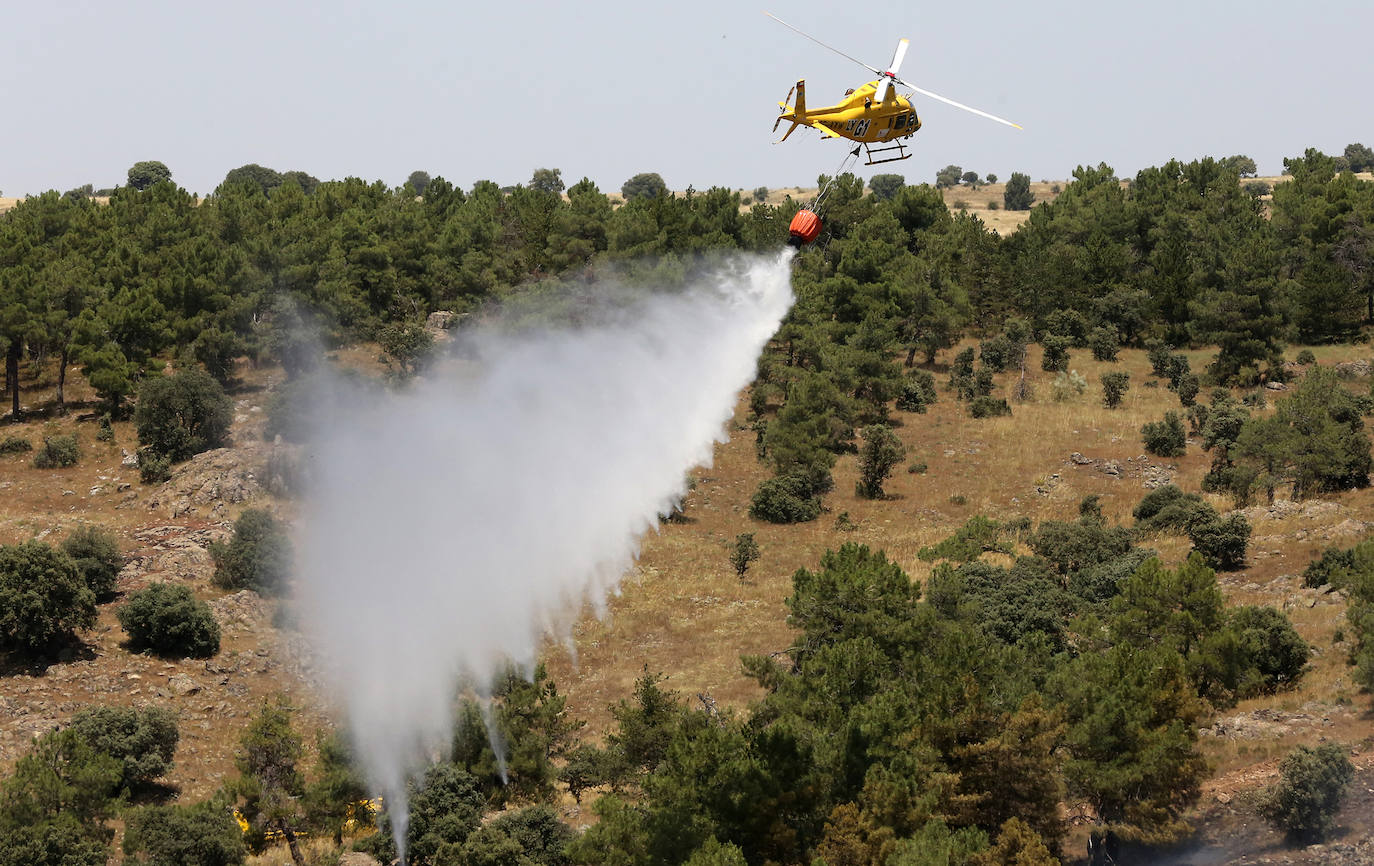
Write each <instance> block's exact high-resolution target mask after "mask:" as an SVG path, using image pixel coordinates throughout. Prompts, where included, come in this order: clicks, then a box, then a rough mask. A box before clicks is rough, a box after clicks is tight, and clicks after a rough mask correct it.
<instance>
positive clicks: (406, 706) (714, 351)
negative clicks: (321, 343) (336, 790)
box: [298, 251, 792, 852]
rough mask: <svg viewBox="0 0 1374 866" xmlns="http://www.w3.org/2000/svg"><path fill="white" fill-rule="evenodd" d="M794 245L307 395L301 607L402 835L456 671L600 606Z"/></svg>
mask: <svg viewBox="0 0 1374 866" xmlns="http://www.w3.org/2000/svg"><path fill="white" fill-rule="evenodd" d="M791 256H792V253H791V251H787V252H784V253H779V254H777V255H774V256H767V257H758V256H739V257H737V258H734V259H732V260H730V261H729V262H727V263H725V264H723V265H721V266H720V267H718V268H716V269H715V270H714V271H713V272H712V273H711V274H710V275H709V276H707V277H704V278H701V279H697V280H692V281H690V284H689V285H688V286H687V288H686V289H684V290H681V291H672V292H666V291H660V292H643V291H641V292H638V293H635V294H634V295H632V296H631V297H632V298H633V299H632V300H624V298H625V294H624V293H621V294H620V295H619V296H620V297H621V298H622V300H621V301H619V302H617V303H613V304H606V303H602V304H600V305H598V304H596V303H588V304H585V305H583V308H582V309H580V310H579V315H578V318H579V320H580V321H579V323H578V324H577V325H576V326H573V327H562V328H552V327H545V328H537V329H533V330H531V329H528V328H524V329H518V330H514V331H512V330H511V329H503V328H500V327H495V326H488V327H482V328H478V329H476V333H475V334H473V335H471V339H470V341H465V342H467V346H466V348H467V351H466V352H465V354H466V355H467V356H468V357H469V358H470V360H466V361H463V362H452V363H448V364H441V365H437V366H436V368H435V369H434V370H433V371H432V372H431V373H430V374H428V375H427V376H426V377H425V378H424V379H423V380H422V381H419V382H417V383H415V385H414V386H413V387H411V388H409V389H406V390H404V391H401V392H395V391H391V392H387V391H380V390H377V389H371V390H369V389H366V388H361V387H358V386H356V385H349V384H347V383H343V382H339V383H336V384H335V386H334V391H333V394H332V396H331V398H330V399H328V400H326V401H324V403H323V404H322V407H321V408H319V409H317V410H315V414H316V415H317V418H318V426H319V428H320V429H319V431H318V435H317V439H316V442H315V444H314V445H313V446H312V449H311V454H310V458H309V459H310V469H309V472H310V476H311V478H312V481H311V484H310V488H309V491H308V493H307V497H306V503H305V506H304V508H303V512H302V521H301V524H302V527H301V528H302V532H301V538H300V543H299V545H298V549H299V557H300V562H299V567H298V575H299V579H300V595H301V599H300V601H301V612H302V620H303V625H304V626H305V627H306V629H307V632H308V633H309V634H310V636H311V638H312V640H313V642H314V644H315V646H316V649H317V653H318V655H319V657H320V658H321V659H322V660H323V664H324V668H325V677H326V679H327V681H328V685H329V686H331V687H332V689H333V693H334V694H335V695H336V696H337V697H338V698H339V701H340V704H341V706H342V709H343V710H344V711H345V713H346V715H347V719H346V722H347V726H348V729H349V730H350V731H351V733H352V735H353V738H354V741H355V746H356V748H357V752H358V755H359V758H360V760H361V762H362V764H363V767H364V769H365V771H366V773H367V775H368V777H369V779H370V781H371V783H372V784H373V785H374V786H376V788H377V789H379V791H380V792H381V793H382V794H383V795H384V796H385V797H386V800H387V807H388V812H389V814H390V815H391V817H392V821H393V826H394V831H395V833H396V836H397V843H398V849H399V850H402V852H404V847H403V842H404V839H405V832H406V826H407V823H408V815H407V805H406V780H407V778H408V777H409V776H410V775H411V774H412V773H414V772H416V771H417V770H418V769H420V768H422V767H423V766H424V765H425V764H427V763H428V761H429V760H432V758H433V757H434V756H435V755H437V754H441V753H442V752H444V751H446V750H447V748H448V745H449V739H450V736H451V734H452V728H453V724H454V712H455V690H456V688H457V686H456V684H457V683H458V682H459V681H460V680H463V679H466V681H467V682H469V683H479V684H480V683H486V682H490V681H491V679H492V677H493V675H494V674H495V672H496V671H497V670H498V669H499V667H500V666H503V665H506V664H509V663H511V662H514V663H517V664H523V665H526V666H528V665H529V664H530V663H532V662H533V661H534V659H535V656H536V654H537V652H538V650H539V647H540V645H541V643H542V642H543V641H544V640H545V639H547V638H548V637H550V636H553V637H564V638H566V636H567V634H568V628H569V626H570V625H571V623H572V621H573V620H574V619H575V618H576V616H577V615H578V614H579V613H580V612H581V611H582V610H583V609H584V606H585V605H587V604H591V605H593V606H594V607H595V608H597V609H600V608H601V607H602V606H604V603H605V598H606V596H607V594H608V593H609V592H611V591H613V590H614V589H615V587H616V584H617V582H618V581H619V579H620V577H621V575H622V574H623V573H624V572H625V571H626V569H627V568H628V567H629V566H630V565H631V563H632V561H633V559H634V556H635V555H636V553H637V551H638V543H639V539H640V537H641V536H642V535H643V534H644V533H645V532H647V531H649V530H651V529H653V528H655V527H656V526H657V517H658V515H659V514H666V513H668V512H669V510H670V509H671V508H672V506H673V504H674V503H675V502H676V501H677V499H678V498H679V497H680V496H681V495H682V494H683V492H684V477H685V473H686V472H687V471H688V470H689V469H691V468H692V467H693V466H696V465H700V464H709V462H710V460H711V456H712V446H713V443H715V442H716V441H719V440H722V439H723V438H724V432H725V424H726V422H727V421H728V420H729V418H730V417H731V413H732V411H733V409H734V406H735V402H736V400H737V398H738V394H739V391H740V390H741V389H742V388H744V387H745V385H747V384H748V383H749V381H750V380H751V379H752V378H753V375H754V370H755V364H756V362H757V358H758V355H759V352H760V351H761V350H762V348H763V346H764V344H765V343H766V342H767V341H768V339H769V338H770V337H771V336H772V334H773V333H774V332H775V331H776V330H777V327H778V325H779V323H780V321H781V319H782V317H783V315H784V314H785V313H786V312H787V309H788V307H789V306H790V305H791V301H792V294H791V288H790V266H789V265H790V260H791ZM615 294H616V293H614V292H603V291H601V289H600V288H597V287H593V288H592V289H590V290H589V291H588V292H587V293H586V295H587V298H588V299H592V300H594V299H596V298H598V297H599V298H602V299H603V301H604V299H605V298H607V297H612V296H615Z"/></svg>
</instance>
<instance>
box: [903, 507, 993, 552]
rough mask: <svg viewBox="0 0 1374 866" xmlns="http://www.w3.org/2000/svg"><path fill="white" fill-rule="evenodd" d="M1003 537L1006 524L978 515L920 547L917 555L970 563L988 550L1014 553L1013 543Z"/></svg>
mask: <svg viewBox="0 0 1374 866" xmlns="http://www.w3.org/2000/svg"><path fill="white" fill-rule="evenodd" d="M1002 536H1003V526H1002V525H1001V524H1000V523H998V522H997V521H995V520H993V519H991V518H989V517H984V516H983V515H981V514H975V515H974V516H973V517H970V518H969V519H968V520H967V521H965V522H964V525H963V526H961V527H959V528H958V529H956V530H955V531H954V534H953V535H951V536H950V537H948V538H946V539H943V540H942V541H940V543H938V544H936V545H934V546H932V547H923V548H921V549H920V550H919V551H917V553H916V558H917V559H920V560H921V561H923V562H934V561H935V560H937V559H949V560H953V561H954V562H969V561H971V560H974V559H977V558H978V557H980V556H982V555H983V554H984V553H988V552H994V553H1005V554H1011V553H1012V551H1013V548H1012V545H1011V543H1010V542H1008V541H1004V540H1002Z"/></svg>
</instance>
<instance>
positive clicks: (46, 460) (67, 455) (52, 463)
mask: <svg viewBox="0 0 1374 866" xmlns="http://www.w3.org/2000/svg"><path fill="white" fill-rule="evenodd" d="M80 460H81V449H79V448H78V447H77V445H76V434H75V433H73V434H71V435H69V436H45V437H43V447H42V448H39V449H38V452H37V453H36V454H34V455H33V465H34V468H36V469H65V468H67V467H68V466H75V465H76V464H77V463H78V462H80Z"/></svg>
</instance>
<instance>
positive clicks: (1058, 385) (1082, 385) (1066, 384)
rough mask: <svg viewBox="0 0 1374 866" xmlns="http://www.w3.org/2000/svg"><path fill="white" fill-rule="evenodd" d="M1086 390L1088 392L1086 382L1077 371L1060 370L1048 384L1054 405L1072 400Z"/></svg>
mask: <svg viewBox="0 0 1374 866" xmlns="http://www.w3.org/2000/svg"><path fill="white" fill-rule="evenodd" d="M1086 390H1088V380H1087V379H1084V378H1083V377H1082V375H1080V374H1079V372H1078V371H1077V370H1069V371H1064V370H1061V371H1060V372H1059V375H1057V376H1055V377H1054V382H1052V383H1051V384H1050V393H1051V394H1052V395H1054V400H1055V402H1056V403H1063V402H1065V401H1067V400H1072V399H1073V398H1074V397H1077V396H1079V395H1080V394H1082V393H1083V392H1084V391H1086Z"/></svg>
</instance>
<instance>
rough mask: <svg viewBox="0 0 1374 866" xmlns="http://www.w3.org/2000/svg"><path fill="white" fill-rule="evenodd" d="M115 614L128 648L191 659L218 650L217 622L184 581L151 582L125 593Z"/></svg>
mask: <svg viewBox="0 0 1374 866" xmlns="http://www.w3.org/2000/svg"><path fill="white" fill-rule="evenodd" d="M116 614H117V616H118V617H119V624H120V625H121V626H123V627H124V631H125V632H127V633H128V635H129V648H130V649H132V650H135V651H139V650H145V649H146V650H151V651H152V652H154V653H157V654H158V655H164V656H191V657H194V658H206V657H209V656H212V655H214V654H215V653H217V652H219V624H218V623H216V622H215V616H214V614H212V613H211V612H210V606H209V605H208V604H206V603H205V602H203V601H198V600H197V599H196V597H195V596H194V595H193V594H192V593H191V589H190V587H188V586H186V585H185V584H180V583H154V584H151V585H150V586H148V588H147V589H142V590H139V591H138V592H135V593H134V594H133V595H131V596H129V600H128V601H127V602H125V603H124V604H123V605H122V606H120V608H119V610H118V611H116Z"/></svg>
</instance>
